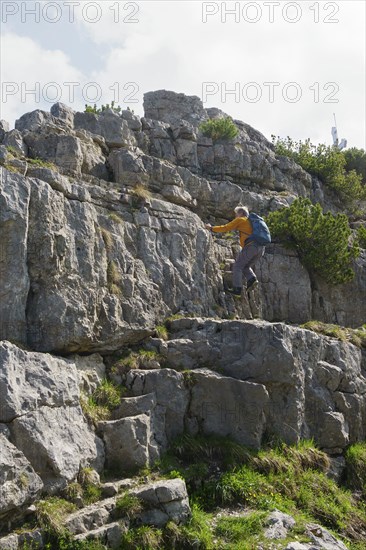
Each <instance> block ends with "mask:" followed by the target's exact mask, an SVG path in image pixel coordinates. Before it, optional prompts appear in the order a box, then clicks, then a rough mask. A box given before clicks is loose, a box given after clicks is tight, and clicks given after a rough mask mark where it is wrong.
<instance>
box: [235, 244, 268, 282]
mask: <svg viewBox="0 0 366 550" xmlns="http://www.w3.org/2000/svg"><path fill="white" fill-rule="evenodd" d="M264 250H265V247H264V246H259V245H257V244H256V243H251V244H248V245H247V246H244V248H242V249H241V251H240V252H239V254H238V257H237V258H236V260H235V264H234V265H233V287H237V288H239V287H240V288H241V287H242V286H243V275H244V277H245V278H246V280H247V281H248V280H249V279H251V278H252V277H255V273H254V271H253V269H252V268H253V267H254V266H255V264H256V263H257V261H258V260H260V258H261V257H262V256H263V254H264Z"/></svg>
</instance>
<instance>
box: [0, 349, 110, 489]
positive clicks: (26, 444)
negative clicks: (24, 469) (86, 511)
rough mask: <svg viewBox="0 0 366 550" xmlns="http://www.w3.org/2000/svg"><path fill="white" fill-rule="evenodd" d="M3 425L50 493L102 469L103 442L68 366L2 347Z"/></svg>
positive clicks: (73, 370) (68, 363) (69, 363)
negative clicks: (83, 471) (88, 469)
mask: <svg viewBox="0 0 366 550" xmlns="http://www.w3.org/2000/svg"><path fill="white" fill-rule="evenodd" d="M0 362H1V365H2V368H1V371H0V398H1V403H2V407H1V410H0V414H1V417H0V421H1V422H7V423H8V428H9V431H10V437H11V441H12V443H13V444H14V445H15V446H16V447H17V449H18V450H20V451H22V452H23V454H24V455H25V457H26V458H27V459H28V461H29V462H30V464H31V465H32V467H33V468H34V470H35V471H36V472H37V474H38V475H39V476H40V478H41V479H42V481H43V483H44V484H45V488H46V490H47V491H48V492H50V493H52V492H55V491H56V490H58V489H60V488H63V487H64V486H65V485H66V483H67V482H69V481H72V480H73V479H74V478H75V477H76V476H77V474H78V472H79V469H80V468H81V467H84V466H90V465H91V466H94V467H95V468H96V469H97V470H98V471H100V470H101V469H102V467H103V462H104V449H103V445H102V442H101V441H100V440H99V438H97V437H96V436H95V434H94V433H93V432H92V431H91V430H90V428H89V426H88V424H87V423H86V421H85V418H84V415H83V413H82V410H81V407H80V392H79V386H78V384H79V377H78V373H77V370H76V367H75V365H74V364H73V363H72V361H70V360H66V359H61V358H58V357H53V356H51V355H48V354H41V353H36V352H27V351H24V350H21V349H19V348H17V347H16V346H15V345H13V344H11V343H10V342H6V341H3V342H1V343H0Z"/></svg>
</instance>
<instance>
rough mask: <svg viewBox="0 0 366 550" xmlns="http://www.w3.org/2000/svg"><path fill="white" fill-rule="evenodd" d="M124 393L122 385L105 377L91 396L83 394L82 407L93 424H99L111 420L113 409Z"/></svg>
mask: <svg viewBox="0 0 366 550" xmlns="http://www.w3.org/2000/svg"><path fill="white" fill-rule="evenodd" d="M122 393H123V390H122V388H121V387H118V386H116V384H114V383H113V382H110V381H109V380H106V379H105V380H103V381H102V383H101V384H100V385H99V386H98V387H97V388H96V389H95V390H94V392H93V393H92V395H91V396H89V397H88V396H85V395H82V396H81V399H80V402H81V408H82V409H83V412H84V414H85V416H86V417H87V418H88V419H89V420H90V421H91V422H92V423H93V424H97V423H98V422H100V421H102V420H109V419H110V418H111V413H112V411H113V410H114V409H115V408H116V407H118V405H119V404H120V402H121V397H122Z"/></svg>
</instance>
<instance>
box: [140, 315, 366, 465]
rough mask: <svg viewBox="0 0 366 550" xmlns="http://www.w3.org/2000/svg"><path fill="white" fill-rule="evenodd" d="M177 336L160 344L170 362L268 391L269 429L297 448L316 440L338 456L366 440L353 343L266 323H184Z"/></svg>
mask: <svg viewBox="0 0 366 550" xmlns="http://www.w3.org/2000/svg"><path fill="white" fill-rule="evenodd" d="M170 331H171V333H172V336H171V339H170V340H169V341H168V342H161V344H160V347H159V352H160V353H161V354H162V355H163V356H164V357H165V359H166V361H167V362H168V363H170V364H172V365H181V366H182V367H183V368H191V369H197V368H200V367H202V366H203V365H204V366H205V367H206V368H207V366H211V365H212V366H213V367H214V368H215V369H219V370H220V372H222V373H223V374H225V375H226V376H230V377H232V378H236V379H238V380H244V381H247V382H254V383H256V384H261V385H263V386H265V388H266V390H267V391H268V394H269V403H268V410H267V412H266V413H265V416H266V426H267V429H268V430H270V432H271V433H273V434H274V435H275V436H277V437H279V438H281V439H283V440H285V441H287V442H289V443H292V442H295V441H298V440H299V439H300V438H301V437H313V438H314V439H315V441H316V442H317V443H318V444H319V445H321V447H323V448H324V449H327V450H328V451H329V452H331V453H334V454H337V453H338V454H339V449H342V448H345V447H346V446H347V444H348V443H352V442H355V441H358V440H362V439H363V438H364V437H365V424H364V422H365V420H364V419H365V414H366V402H365V388H366V379H365V377H364V375H363V373H362V370H361V352H360V350H359V349H358V348H356V347H355V346H353V345H352V344H346V343H344V342H340V341H337V340H335V339H332V338H328V337H323V336H319V335H317V334H315V333H313V332H310V331H307V330H302V329H299V328H296V327H290V326H286V325H283V324H280V323H276V324H269V323H266V322H263V321H212V320H202V319H182V320H175V321H172V322H171V325H170ZM318 372H319V374H318ZM192 375H193V379H194V373H192ZM139 376H140V375H139ZM157 385H158V383H157ZM137 387H138V386H136V388H137ZM175 393H177V390H175ZM218 399H219V398H217V400H216V402H217V403H219V400H218ZM157 401H158V403H159V398H158V399H157Z"/></svg>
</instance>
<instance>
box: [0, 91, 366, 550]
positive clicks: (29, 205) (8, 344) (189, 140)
mask: <svg viewBox="0 0 366 550" xmlns="http://www.w3.org/2000/svg"><path fill="white" fill-rule="evenodd" d="M221 114H222V113H221V111H219V110H217V109H204V107H203V105H202V103H201V101H200V100H199V99H198V98H196V97H187V96H185V95H183V94H175V93H173V92H166V91H158V92H150V93H148V94H146V95H145V116H144V117H143V118H141V119H140V118H139V117H138V116H136V115H134V114H133V113H132V112H131V111H129V110H124V111H122V113H121V114H117V113H116V112H114V111H113V110H106V111H104V112H103V113H101V114H94V113H80V112H77V113H76V112H74V111H73V110H72V109H70V108H69V107H67V106H65V105H62V104H56V105H54V106H53V107H52V109H51V112H50V113H48V112H45V111H40V110H37V111H34V112H32V113H27V114H25V115H23V116H22V117H21V118H20V119H19V120H18V121H17V122H16V125H15V129H14V130H10V131H9V128H8V126H7V125H6V123H4V122H3V121H2V123H1V131H0V142H1V145H0V163H1V165H2V166H1V168H0V177H1V198H0V201H1V202H0V205H1V206H0V231H1V254H0V274H1V289H0V294H1V324H0V340H1V342H0V361H1V365H0V397H1V407H0V437H1V440H0V445H1V459H0V460H1V463H2V470H1V472H2V473H1V474H0V477H1V505H0V519H2V520H3V521H4V525H3V527H2V531H3V532H5V531H6V522H10V524H9V525H10V526H11V522H13V521H14V520H15V519H16V520H18V519H19V518H22V517H23V516H24V514H25V513H26V511H27V510H28V511H29V506H30V505H31V504H32V503H33V502H35V501H36V500H37V499H39V498H40V496H41V495H42V494H49V495H51V494H58V493H59V492H60V491H61V490H63V489H65V487H66V486H67V484H69V483H71V482H72V481H73V480H75V479H76V477H77V476H78V474H79V473H80V469H82V468H85V467H92V468H94V469H95V470H96V471H97V472H99V473H101V472H103V470H104V469H105V468H106V467H109V466H110V465H112V464H115V463H116V462H119V461H120V462H121V463H122V466H124V467H125V469H126V470H128V469H130V468H133V467H136V466H138V467H143V466H146V465H149V464H151V463H153V462H154V460H156V459H157V458H158V457H159V456H161V454H162V452H163V451H165V450H166V449H167V448H168V447H169V444H170V443H171V442H172V441H173V440H174V438H175V437H176V436H178V435H180V434H182V433H186V432H188V433H190V434H216V435H223V436H230V437H231V438H232V439H234V440H235V441H237V442H239V443H242V444H244V445H247V446H249V447H252V448H259V447H260V446H261V444H262V443H263V441H264V440H265V439H266V438H268V437H269V436H275V437H277V438H279V439H281V440H283V441H285V442H287V443H294V442H297V441H299V440H300V439H302V438H313V439H314V441H315V443H316V444H317V445H318V446H319V447H320V448H321V449H323V450H325V451H326V452H327V453H329V454H330V455H334V456H339V455H341V454H342V452H343V451H344V449H345V448H346V447H347V445H349V444H350V443H354V442H356V441H361V440H364V439H365V438H366V364H365V361H364V356H363V355H362V352H361V350H360V349H358V348H357V347H356V346H354V345H353V344H350V343H346V342H340V341H338V340H335V339H332V338H329V337H326V336H321V335H316V334H314V333H312V332H310V331H307V330H304V329H302V328H299V327H298V326H291V325H294V324H296V325H298V324H301V323H304V322H306V321H309V320H311V319H317V320H319V321H324V322H328V323H329V322H331V323H337V324H342V325H345V326H349V327H357V326H360V325H361V324H363V323H364V322H365V320H366V309H365V304H366V274H365V273H366V271H365V269H364V268H365V263H366V255H365V251H363V252H362V254H361V257H360V258H359V259H358V260H357V261H356V262H355V272H356V276H355V279H354V281H352V282H351V283H348V284H346V285H342V286H340V287H330V286H328V285H326V284H325V283H324V282H323V281H321V280H320V279H318V278H317V277H314V276H313V275H310V274H309V273H308V272H307V270H306V269H305V268H304V266H303V265H302V264H301V262H300V261H299V258H298V257H297V255H296V253H295V252H293V251H289V250H287V249H285V248H283V247H282V246H281V244H280V243H274V244H272V245H270V246H269V247H267V250H266V254H265V256H264V258H263V260H262V261H261V264H260V265H259V266H258V270H257V272H258V278H259V281H260V286H259V290H256V291H255V294H254V297H253V298H252V299H251V300H249V301H248V298H247V297H243V299H242V300H241V301H235V300H234V299H233V298H232V297H231V296H229V295H228V294H226V293H225V292H224V287H223V279H224V278H225V277H226V276H230V275H229V274H228V273H226V274H225V273H223V271H224V269H225V266H226V269H227V270H229V268H228V267H227V266H229V265H230V261H231V259H232V258H233V257H234V256H235V253H236V252H237V247H236V245H234V244H232V243H231V242H230V241H228V240H226V239H225V238H222V237H220V236H218V235H216V236H215V237H213V236H212V235H211V234H209V233H208V232H207V231H206V230H205V228H204V223H205V222H209V221H210V222H214V223H218V222H223V223H225V222H226V221H227V220H229V219H231V217H232V211H233V208H234V207H235V206H236V205H237V204H240V203H241V204H245V205H247V206H248V207H249V209H250V210H254V211H256V212H258V213H259V214H267V213H268V212H270V211H274V210H277V209H278V208H281V207H283V206H286V205H290V204H291V202H292V201H293V200H294V199H295V198H296V197H298V196H302V197H309V198H311V199H312V200H314V201H315V200H316V201H318V202H320V203H321V204H322V206H323V207H324V208H326V209H328V210H331V211H337V206H336V204H335V203H334V202H333V201H332V195H331V193H330V192H329V190H327V189H325V188H324V187H323V185H322V183H321V182H320V181H318V180H316V179H315V178H312V177H311V176H310V175H309V174H308V173H306V172H305V171H304V170H303V169H302V168H301V167H300V166H298V165H297V164H295V163H294V162H293V161H291V160H290V159H288V158H285V157H280V156H277V155H276V154H275V152H274V148H273V146H272V144H271V143H270V142H268V141H267V140H266V138H265V137H264V136H263V135H262V134H260V132H258V131H257V130H255V129H253V128H251V127H250V126H248V125H247V124H245V123H243V122H241V121H235V124H236V125H237V127H238V130H239V132H238V136H237V137H236V138H235V139H234V140H232V141H230V142H225V141H220V140H219V141H217V142H213V141H212V140H211V139H210V138H207V137H205V136H203V134H202V132H201V131H200V129H199V125H200V124H201V122H202V121H204V120H206V119H208V118H215V117H218V116H221ZM177 313H178V314H179V315H180V317H181V318H179V319H176V320H173V321H170V323H169V326H168V328H169V336H168V339H167V340H166V339H163V338H158V337H157V336H159V334H158V333H157V332H156V326H157V325H161V324H163V323H164V321H165V320H166V319H167V318H168V317H169V316H171V315H174V314H177ZM258 318H259V319H258ZM137 344H138V345H145V346H146V347H147V348H149V349H150V350H153V351H154V352H155V353H156V356H157V357H158V360H157V361H156V362H155V363H156V364H154V365H153V368H151V364H149V361H145V364H144V363H143V362H142V364H141V365H138V367H139V368H134V369H131V370H128V369H127V370H126V369H124V370H123V372H121V373H119V374H118V373H117V374H116V372H115V371H112V370H111V368H110V367H111V365H113V360H114V359H115V358H116V357H117V356H118V354H119V353H121V352H122V350H124V349H125V348H126V347H129V346H134V345H137ZM187 369H188V370H189V371H192V372H191V373H190V374H189V376H187V373H186V372H183V371H186V370H187ZM107 375H108V376H109V377H112V378H113V376H114V379H115V380H116V381H117V382H118V383H122V384H123V385H124V387H125V390H126V395H125V397H124V398H123V399H122V402H121V405H120V407H119V409H117V411H116V412H115V416H114V417H113V418H111V419H108V420H104V421H102V422H99V424H98V426H97V427H96V428H95V427H94V426H93V425H92V424H91V423H90V422H88V421H87V419H86V418H85V414H84V412H83V410H82V408H81V405H80V400H81V392H84V393H86V394H87V395H90V394H91V393H92V391H93V390H94V389H95V388H96V387H97V386H98V384H100V383H101V381H102V380H103V378H105V377H106V376H107ZM24 476H25V477H26V482H25V477H24ZM178 485H179V483H178ZM178 485H177V486H174V484H173V486H172V487H170V486H169V487H168V488H166V487H165V488H162V487H160V486H159V487H160V488H159V487H155V486H154V487H153V488H151V487H149V488H148V489H146V491H145V493H146V494H147V495H150V496H148V497H146V498H147V499H149V498H153V500H154V499H155V500H154V502H155V501H156V502H155V504H156V506H157V510H156V511H155V512H154V514H155V515H154V518H155V519H151V518H152V516H151V515H150V516H149V517H146V518H145V519H143V520H142V521H143V522H145V523H147V524H149V523H152V524H157V525H159V521H160V524H161V525H163V524H164V522H165V523H166V522H167V521H168V520H169V519H173V520H176V519H177V518H178V520H179V521H182V522H183V521H186V519H187V517H188V516H189V504H188V500H187V494H186V489H185V486H183V485H184V484H183V485H182V484H180V485H179V487H178ZM149 491H150V492H149ZM159 491H161V495H162V494H163V493H164V491H165V493H164V495H165V496H164V498H165V500H164V498H163V497H161V495H160V497H161V498H160V497H159V498H158V497H156V494H158V492H159ZM145 493H144V495H145V496H146V494H145ZM151 495H153V496H151ZM144 498H145V497H144ZM158 504H159V506H158ZM105 505H106V508H105V510H107V511H108V513H107V512H105V518H107V516H108V518H109V519H108V521H107V519H105V522H104V523H103V522H102V523H101V525H102V524H103V525H104V524H108V525H109V527H108V529H109V531H108V529H107V531H108V533H112V534H110V537H111V539H112V538H113V536H112V535H113V532H114V531H113V529H114V528H115V525H114V524H113V525H112V523H113V514H112V512H111V510H113V509H114V507H115V501H113V502H111V501H108V503H107V504H105ZM93 513H95V510H94V511H93ZM98 513H99V512H98ZM108 514H109V515H108ZM159 514H160V515H159ZM93 517H94V516H93ZM103 517H104V516H103ZM157 517H159V518H160V520H159V521H158V520H156V518H157ZM77 518H78V519H77V522H79V523H77V524H78V525H79V527H78V528H76V527H75V529H74V530H73V533H74V534H77V535H81V534H82V533H85V532H87V531H91V530H92V529H91V527H90V526H89V527H88V526H87V524H86V523H85V525H84V523H83V524H82V525H83V527H82V528H81V527H80V525H81V523H80V522H81V519H80V517H79V516H77ZM84 520H85V518H84V519H83V521H84ZM70 521H71V520H70ZM72 521H74V519H73V520H72ZM75 521H76V519H75ZM85 521H86V520H85ZM154 521H155V523H154ZM70 525H71V523H70ZM72 525H74V524H72ZM75 525H76V524H75ZM111 525H112V526H111ZM107 531H105V532H107ZM103 532H104V531H103ZM104 534H105V533H104ZM108 536H109V535H108ZM11 537H13V539H11ZM14 537H15V538H14ZM4 541H5V539H4ZM8 541H10V542H9V545H10V546H9V545H8V546H6V544H8V542H6V541H5V542H3V546H1V544H2V543H1V541H0V548H18V547H19V545H20V544H21V541H20V539H19V537H18V536H15V535H10V538H9V537H8ZM11 544H13V546H11Z"/></svg>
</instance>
